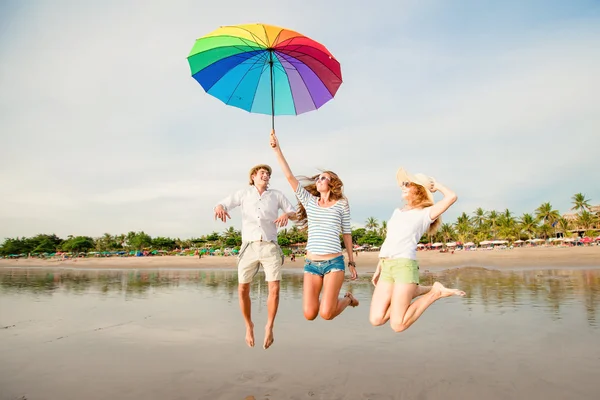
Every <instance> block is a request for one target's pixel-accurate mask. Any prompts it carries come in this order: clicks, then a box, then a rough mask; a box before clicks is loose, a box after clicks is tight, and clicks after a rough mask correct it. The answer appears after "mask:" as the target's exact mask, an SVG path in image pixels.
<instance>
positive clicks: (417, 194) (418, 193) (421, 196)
mask: <svg viewBox="0 0 600 400" xmlns="http://www.w3.org/2000/svg"><path fill="white" fill-rule="evenodd" d="M408 187H409V188H410V189H411V192H412V194H413V197H412V199H411V200H410V201H408V202H407V203H408V205H409V206H410V207H412V208H421V209H422V208H426V207H431V206H432V205H433V202H432V201H431V200H429V198H428V197H427V189H425V187H424V186H421V185H419V184H418V183H414V182H410V183H409V184H408ZM440 225H442V217H441V216H439V217H437V218H436V220H435V221H433V223H432V224H431V225H430V226H429V229H428V230H427V233H428V234H429V235H433V234H435V233H436V232H437V230H438V229H439V227H440Z"/></svg>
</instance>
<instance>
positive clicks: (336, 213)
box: [296, 184, 352, 254]
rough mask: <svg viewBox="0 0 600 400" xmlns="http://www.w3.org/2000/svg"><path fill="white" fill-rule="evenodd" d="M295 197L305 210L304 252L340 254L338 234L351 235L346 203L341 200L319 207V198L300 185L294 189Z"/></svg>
mask: <svg viewBox="0 0 600 400" xmlns="http://www.w3.org/2000/svg"><path fill="white" fill-rule="evenodd" d="M296 197H297V198H298V200H299V201H300V203H301V204H302V205H303V206H304V208H305V209H306V216H307V219H308V243H307V244H306V250H307V251H310V252H311V253H312V254H335V253H340V252H341V251H342V246H341V244H340V233H342V234H352V228H351V227H350V206H349V205H348V201H347V200H345V199H342V200H338V201H337V202H336V203H335V204H334V205H332V206H331V207H319V198H318V197H315V196H313V195H312V194H310V193H309V192H308V191H307V190H306V189H304V187H302V185H300V184H298V188H297V189H296Z"/></svg>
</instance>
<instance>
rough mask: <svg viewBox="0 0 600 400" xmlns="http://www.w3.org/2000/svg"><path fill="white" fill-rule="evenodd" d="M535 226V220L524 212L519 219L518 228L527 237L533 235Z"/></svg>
mask: <svg viewBox="0 0 600 400" xmlns="http://www.w3.org/2000/svg"><path fill="white" fill-rule="evenodd" d="M537 227H538V226H537V220H536V219H535V218H534V217H533V215H531V214H528V213H525V214H523V215H522V216H521V218H520V219H519V228H520V230H521V232H523V233H524V234H526V235H527V237H528V238H529V239H531V238H532V237H533V236H535V232H536V230H537Z"/></svg>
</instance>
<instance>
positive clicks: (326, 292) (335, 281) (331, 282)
mask: <svg viewBox="0 0 600 400" xmlns="http://www.w3.org/2000/svg"><path fill="white" fill-rule="evenodd" d="M343 283H344V271H333V272H330V273H328V274H327V275H325V277H324V278H323V297H322V299H321V308H320V310H319V314H320V315H321V318H323V319H326V320H332V319H334V318H335V317H337V316H338V315H340V314H341V313H342V311H344V310H345V309H346V307H348V306H349V305H350V303H351V302H352V301H353V300H354V304H355V307H356V306H357V305H358V300H356V299H354V297H350V296H344V297H341V298H339V295H340V289H341V288H342V284H343Z"/></svg>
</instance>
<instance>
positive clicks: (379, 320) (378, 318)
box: [369, 315, 385, 326]
mask: <svg viewBox="0 0 600 400" xmlns="http://www.w3.org/2000/svg"><path fill="white" fill-rule="evenodd" d="M369 322H370V323H371V325H373V326H381V325H383V324H385V320H384V318H383V315H370V316H369Z"/></svg>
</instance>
